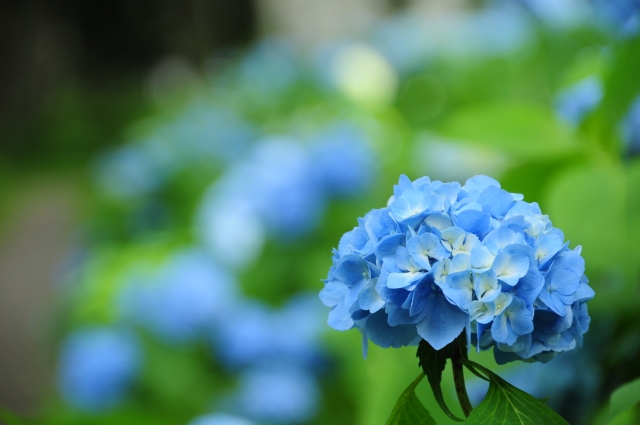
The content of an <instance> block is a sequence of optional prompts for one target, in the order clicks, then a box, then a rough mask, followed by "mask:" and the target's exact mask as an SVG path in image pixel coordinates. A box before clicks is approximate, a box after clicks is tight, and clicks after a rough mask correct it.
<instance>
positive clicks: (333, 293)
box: [320, 280, 349, 307]
mask: <svg viewBox="0 0 640 425" xmlns="http://www.w3.org/2000/svg"><path fill="white" fill-rule="evenodd" d="M348 289H349V288H348V287H347V285H345V284H344V283H342V282H340V281H339V280H330V281H328V282H326V283H325V285H324V288H322V290H321V291H320V301H322V303H323V304H324V305H326V306H327V307H333V306H335V305H337V304H338V303H340V302H342V301H343V300H344V297H345V296H346V294H347V290H348Z"/></svg>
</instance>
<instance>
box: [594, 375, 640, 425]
mask: <svg viewBox="0 0 640 425" xmlns="http://www.w3.org/2000/svg"><path fill="white" fill-rule="evenodd" d="M638 403H640V378H638V379H636V380H635V381H631V382H629V383H627V384H624V385H623V386H621V387H620V388H618V389H617V390H615V391H614V392H613V394H611V400H610V401H609V411H608V412H607V416H606V417H605V418H604V421H602V424H601V425H606V424H608V423H611V421H613V420H614V419H615V418H617V417H618V416H619V415H620V414H622V413H623V412H624V411H626V410H628V409H629V408H631V407H633V406H634V405H636V404H638Z"/></svg>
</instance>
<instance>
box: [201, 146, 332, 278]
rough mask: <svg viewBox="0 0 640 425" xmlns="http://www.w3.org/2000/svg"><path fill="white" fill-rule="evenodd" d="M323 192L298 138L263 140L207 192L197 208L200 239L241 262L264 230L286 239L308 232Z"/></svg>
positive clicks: (224, 258) (254, 251) (321, 203)
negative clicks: (198, 208) (198, 209)
mask: <svg viewBox="0 0 640 425" xmlns="http://www.w3.org/2000/svg"><path fill="white" fill-rule="evenodd" d="M323 195H324V193H323V190H322V185H321V184H320V182H319V178H318V176H317V175H316V174H315V172H314V166H313V162H312V158H311V156H310V155H309V152H308V151H307V150H306V149H305V148H304V147H303V146H302V145H301V144H300V143H297V142H296V141H294V140H290V139H287V138H270V139H265V140H263V141H261V142H259V143H258V144H257V145H256V146H255V147H254V150H253V151H252V152H251V154H250V155H249V157H248V158H247V159H246V160H245V161H242V162H240V163H238V164H236V165H235V166H234V167H232V168H231V169H230V170H229V171H228V172H227V173H226V174H225V175H223V176H222V177H221V178H220V179H219V180H218V181H216V182H215V183H214V184H213V186H212V187H211V188H210V189H209V190H208V192H207V193H206V195H205V197H204V199H203V202H202V206H201V209H200V212H199V221H200V229H201V232H202V236H203V239H204V240H205V243H206V244H207V245H208V246H209V247H210V248H211V250H212V251H213V252H214V253H215V254H216V256H217V257H218V258H219V259H220V261H222V262H224V263H226V264H230V265H233V266H237V267H240V266H244V265H246V264H249V263H250V262H251V261H252V260H253V259H254V258H255V257H256V256H257V255H258V254H259V252H260V249H261V248H262V244H263V243H264V241H265V238H266V236H267V234H270V235H272V236H275V237H276V238H279V239H285V240H287V239H291V238H294V237H296V236H299V235H302V234H305V233H307V232H309V231H311V230H312V229H313V228H314V227H315V226H316V224H317V223H318V221H319V219H320V217H321V216H322V213H323V211H324V208H325V196H323Z"/></svg>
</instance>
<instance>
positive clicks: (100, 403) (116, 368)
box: [58, 327, 142, 412]
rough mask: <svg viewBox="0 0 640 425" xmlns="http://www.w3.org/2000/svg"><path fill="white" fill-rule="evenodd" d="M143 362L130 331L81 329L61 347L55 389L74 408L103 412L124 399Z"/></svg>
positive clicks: (98, 328)
mask: <svg viewBox="0 0 640 425" xmlns="http://www.w3.org/2000/svg"><path fill="white" fill-rule="evenodd" d="M141 360H142V353H141V347H140V344H139V342H138V340H137V339H136V337H135V335H134V334H133V333H132V332H129V331H126V330H122V329H114V328H107V327H91V328H83V329H79V330H77V331H75V332H74V333H72V334H71V335H69V336H68V337H67V338H66V339H65V340H64V341H63V342H62V345H61V347H60V356H59V359H58V386H59V388H60V392H61V393H62V396H63V397H64V399H65V400H66V401H67V403H69V404H71V405H72V406H74V407H77V408H79V409H82V410H85V411H91V412H96V411H103V410H105V409H109V408H111V407H114V406H116V405H117V404H118V403H119V402H120V401H122V399H123V398H124V397H125V396H126V393H127V390H128V389H129V387H130V386H131V384H132V382H133V380H134V379H135V377H136V375H137V373H138V371H139V369H140V366H141Z"/></svg>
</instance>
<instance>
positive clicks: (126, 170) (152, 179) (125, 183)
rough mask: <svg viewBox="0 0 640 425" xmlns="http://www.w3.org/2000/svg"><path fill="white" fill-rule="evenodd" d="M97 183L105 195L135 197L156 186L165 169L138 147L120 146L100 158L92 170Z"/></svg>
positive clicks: (124, 197)
mask: <svg viewBox="0 0 640 425" xmlns="http://www.w3.org/2000/svg"><path fill="white" fill-rule="evenodd" d="M95 168H96V169H95V172H96V180H97V184H98V186H99V187H100V189H102V190H103V191H104V192H105V193H106V194H107V195H109V196H114V197H117V198H123V199H132V198H137V197H139V196H141V195H146V194H148V193H150V192H153V191H155V190H156V189H158V188H159V187H160V185H161V184H162V182H163V180H164V178H165V174H164V173H165V170H163V169H162V167H158V165H157V164H156V163H155V162H154V161H153V157H152V156H151V155H149V153H148V152H147V151H146V150H145V149H144V148H143V147H141V146H138V145H130V146H124V147H122V148H120V149H117V150H115V151H112V152H109V153H107V154H105V155H104V156H102V157H101V158H100V159H99V161H98V162H97V164H96V167H95Z"/></svg>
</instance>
